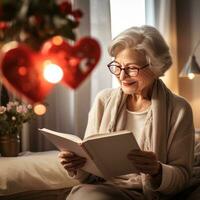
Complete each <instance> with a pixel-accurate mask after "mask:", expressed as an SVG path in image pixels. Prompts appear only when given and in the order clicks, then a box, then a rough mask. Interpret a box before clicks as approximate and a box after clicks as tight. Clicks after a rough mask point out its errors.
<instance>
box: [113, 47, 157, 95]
mask: <svg viewBox="0 0 200 200" xmlns="http://www.w3.org/2000/svg"><path fill="white" fill-rule="evenodd" d="M115 61H116V62H117V63H118V64H120V65H121V67H122V68H127V67H130V68H131V67H137V68H139V69H140V68H142V67H143V66H147V67H145V68H143V69H141V70H139V71H138V74H137V76H129V75H128V74H126V72H125V71H124V70H122V71H121V73H120V74H119V75H118V76H117V78H118V80H119V82H120V84H121V88H122V90H123V92H124V93H125V94H134V93H135V94H139V95H140V94H142V93H143V92H144V91H146V90H149V89H151V86H152V83H153V82H154V80H155V75H154V74H153V72H152V71H151V70H150V69H149V66H148V65H147V64H149V63H148V61H147V59H146V56H145V55H144V54H143V53H141V52H139V51H136V50H134V49H124V50H122V51H120V52H119V53H118V54H117V56H116V58H115ZM146 92H148V91H146Z"/></svg>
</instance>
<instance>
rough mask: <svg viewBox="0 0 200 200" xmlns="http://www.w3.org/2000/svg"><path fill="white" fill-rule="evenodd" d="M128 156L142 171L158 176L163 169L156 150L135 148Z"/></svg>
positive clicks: (139, 170)
mask: <svg viewBox="0 0 200 200" xmlns="http://www.w3.org/2000/svg"><path fill="white" fill-rule="evenodd" d="M127 157H128V159H129V160H131V162H132V163H133V165H134V167H135V168H136V169H137V170H138V172H140V173H145V174H149V175H151V176H156V175H158V174H159V172H160V170H161V164H160V163H159V162H158V160H157V157H156V155H155V153H154V152H151V151H141V150H133V151H131V152H130V153H129V154H128V156H127Z"/></svg>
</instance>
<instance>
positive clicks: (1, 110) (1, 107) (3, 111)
mask: <svg viewBox="0 0 200 200" xmlns="http://www.w3.org/2000/svg"><path fill="white" fill-rule="evenodd" d="M5 112H6V107H5V106H0V114H3V113H5Z"/></svg>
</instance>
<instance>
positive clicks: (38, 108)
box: [33, 104, 47, 115]
mask: <svg viewBox="0 0 200 200" xmlns="http://www.w3.org/2000/svg"><path fill="white" fill-rule="evenodd" d="M33 110H34V113H35V114H36V115H44V114H45V113H46V111H47V108H46V106H45V105H43V104H36V105H35V106H34V108H33Z"/></svg>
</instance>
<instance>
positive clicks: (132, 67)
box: [107, 60, 149, 77]
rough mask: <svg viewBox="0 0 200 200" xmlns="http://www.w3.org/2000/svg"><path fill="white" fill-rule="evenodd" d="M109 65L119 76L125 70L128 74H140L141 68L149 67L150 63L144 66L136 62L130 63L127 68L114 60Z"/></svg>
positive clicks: (132, 75)
mask: <svg viewBox="0 0 200 200" xmlns="http://www.w3.org/2000/svg"><path fill="white" fill-rule="evenodd" d="M107 66H108V68H109V70H110V72H111V73H112V74H114V75H116V76H119V75H120V73H121V71H122V70H124V72H125V73H126V74H127V75H128V76H131V77H134V76H137V75H138V73H139V71H140V70H142V69H144V68H146V67H148V66H149V63H148V64H146V65H144V66H138V65H136V64H134V63H130V64H128V65H127V66H126V67H125V68H122V65H121V64H120V63H118V62H117V61H115V60H114V61H112V62H111V63H109V64H108V65H107Z"/></svg>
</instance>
